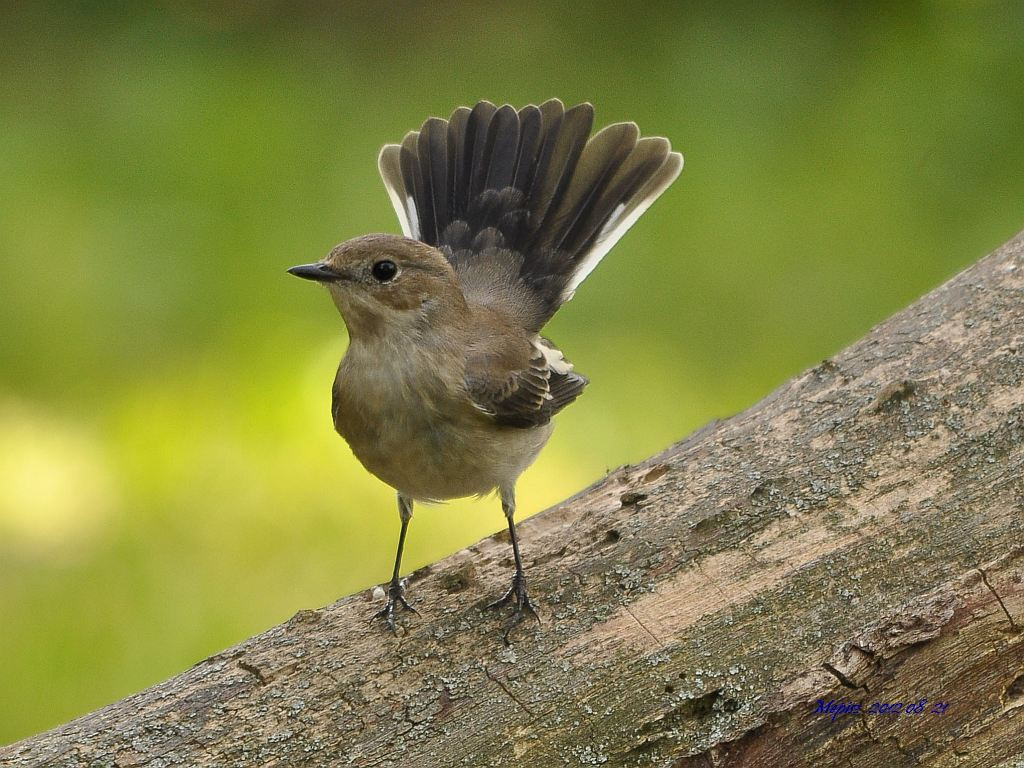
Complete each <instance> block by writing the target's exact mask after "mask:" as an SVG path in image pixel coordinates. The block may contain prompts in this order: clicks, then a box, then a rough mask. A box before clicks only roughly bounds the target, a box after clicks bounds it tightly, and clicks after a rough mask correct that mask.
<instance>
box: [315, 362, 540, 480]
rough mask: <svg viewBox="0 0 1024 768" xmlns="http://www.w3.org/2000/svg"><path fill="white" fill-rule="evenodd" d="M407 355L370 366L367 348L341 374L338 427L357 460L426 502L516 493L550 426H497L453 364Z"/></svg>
mask: <svg viewBox="0 0 1024 768" xmlns="http://www.w3.org/2000/svg"><path fill="white" fill-rule="evenodd" d="M404 352H405V354H402V355H377V356H375V357H374V358H373V359H371V358H370V356H369V354H368V350H367V349H366V348H365V347H362V346H360V345H353V346H351V347H350V348H349V351H348V353H347V354H346V356H345V359H344V360H343V361H342V363H341V366H340V367H339V369H338V375H337V378H336V379H335V383H334V398H333V415H334V425H335V428H336V429H337V431H338V433H339V434H341V436H342V437H344V438H345V440H346V441H347V442H348V444H349V446H350V447H351V448H352V452H353V453H354V454H355V455H356V458H358V459H359V461H360V462H361V463H362V464H363V466H365V467H366V469H367V470H369V471H370V472H372V473H373V474H374V475H376V476H377V477H379V478H380V479H381V480H383V481H384V482H385V483H387V484H388V485H390V486H391V487H393V488H396V489H397V490H399V491H401V492H402V493H404V494H406V495H408V496H411V497H413V498H416V499H420V500H443V499H452V498H458V497H462V496H471V495H475V494H484V493H488V492H490V491H491V490H493V489H495V488H498V487H502V486H511V485H512V484H513V483H514V482H515V480H516V478H517V477H518V476H519V475H520V474H521V473H522V472H523V470H525V469H526V467H527V466H529V465H530V464H531V463H532V462H533V460H534V459H535V458H536V456H537V454H538V453H539V452H540V450H541V448H543V446H544V444H545V443H546V442H547V439H548V437H550V434H551V428H552V427H551V425H550V424H546V425H544V426H541V427H534V428H528V429H521V428H510V427H501V426H498V425H496V424H495V423H494V422H493V421H492V420H491V419H490V418H489V417H487V416H485V415H484V414H482V413H481V412H480V411H479V410H478V409H477V408H475V407H474V406H473V404H472V402H471V401H470V400H469V398H468V396H467V395H466V393H465V390H464V388H463V387H462V384H461V375H460V373H459V370H458V369H457V368H456V367H455V366H452V365H451V361H447V360H439V359H435V358H434V356H433V355H432V354H431V353H430V351H429V350H417V351H416V352H409V351H408V350H404ZM453 368H454V370H453ZM445 373H447V374H449V376H448V378H446V377H445ZM452 373H454V374H455V375H450V374H452Z"/></svg>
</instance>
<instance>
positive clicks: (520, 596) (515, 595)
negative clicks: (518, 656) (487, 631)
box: [487, 573, 540, 645]
mask: <svg viewBox="0 0 1024 768" xmlns="http://www.w3.org/2000/svg"><path fill="white" fill-rule="evenodd" d="M508 603H515V606H516V609H515V612H514V613H513V614H512V619H511V621H509V624H508V626H507V627H505V631H504V632H502V634H501V639H502V640H503V641H504V642H505V645H510V643H509V635H510V634H511V633H512V630H513V629H515V628H516V627H518V626H519V624H520V623H521V622H522V620H523V619H524V618H525V617H526V614H530V615H531V616H533V618H534V619H535V620H536V621H537V623H538V624H540V616H539V615H537V610H536V609H535V608H534V607H533V603H531V602H530V596H529V594H528V593H527V592H526V577H525V576H524V575H523V574H521V573H517V574H516V575H515V576H513V577H512V586H511V587H509V589H508V592H506V593H505V594H504V595H502V596H501V597H499V598H498V599H497V600H495V601H494V602H493V603H490V604H488V606H487V607H488V608H500V607H501V606H503V605H507V604H508Z"/></svg>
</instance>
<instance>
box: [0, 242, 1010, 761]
mask: <svg viewBox="0 0 1024 768" xmlns="http://www.w3.org/2000/svg"><path fill="white" fill-rule="evenodd" d="M1022 297H1024V237H1022V236H1018V237H1017V238H1016V239H1015V240H1014V241H1012V242H1011V243H1009V244H1008V245H1006V246H1004V247H1003V248H1002V249H1000V250H999V251H998V252H996V253H995V254H993V255H991V256H989V257H988V258H986V259H984V260H982V261H981V262H980V263H978V264H977V265H975V266H974V267H972V268H971V269H969V270H967V271H966V272H964V273H963V274H961V275H959V276H958V277H956V278H954V279H953V280H952V281H950V282H949V283H947V284H946V285H944V286H942V287H941V288H939V289H937V290H936V291H934V292H932V293H931V294H929V295H928V296H926V297H925V298H923V299H922V300H920V301H919V302H917V303H916V304H914V305H913V306H911V307H910V308H909V309H907V310H905V311H904V312H902V313H900V314H899V315H897V316H895V317H893V318H892V319H890V320H889V321H887V322H886V323H884V324H882V325H881V326H879V327H878V328H876V329H874V330H873V331H871V332H870V333H869V334H868V335H867V336H866V337H865V338H864V339H862V340H861V341H860V342H858V343H856V344H855V345H853V346H852V347H850V348H849V349H847V350H845V351H844V352H842V353H841V354H839V355H837V356H836V357H834V358H832V359H830V360H827V361H825V362H823V363H821V364H820V365H818V366H817V367H815V368H813V369H812V370H810V371H807V372H806V373H804V374H803V375H801V376H799V377H797V378H795V379H794V380H792V381H791V382H789V383H788V384H786V385H785V386H783V387H781V388H780V389H778V390H777V391H776V392H774V393H772V394H771V395H770V396H769V397H767V398H766V399H765V400H764V401H762V402H761V403H759V404H758V405H756V406H754V407H753V408H751V409H750V410H748V411H746V412H744V413H742V414H739V415H738V416H736V417H734V418H732V419H729V420H728V421H724V422H720V423H714V424H711V425H709V426H707V427H705V428H704V429H702V430H701V431H699V432H698V433H696V434H694V435H692V436H690V437H689V438H687V439H685V440H683V441H682V442H680V443H679V444H677V445H675V446H673V447H672V448H671V449H669V450H668V451H666V452H665V453H663V454H661V455H660V456H656V457H654V458H652V459H650V460H649V461H647V462H644V463H643V464H641V465H639V466H631V467H625V468H623V469H620V470H618V471H616V472H613V473H612V474H610V475H609V476H608V477H606V478H605V479H604V480H603V481H601V482H600V483H598V484H596V485H594V486H593V487H591V488H589V489H588V490H586V491H584V492H582V493H581V494H579V495H577V496H576V497H574V498H572V499H570V500H568V501H566V502H565V503H563V504H561V505H560V506H558V507H555V508H552V509H550V510H548V511H546V512H544V513H542V514H540V515H537V516H536V517H534V518H532V519H530V520H528V521H526V522H525V523H523V524H522V528H521V531H522V536H523V539H524V542H525V544H524V546H525V548H526V553H527V561H528V562H527V565H528V568H529V573H530V576H531V579H532V582H531V584H532V591H533V594H534V595H535V596H536V598H537V599H538V602H539V603H540V605H541V607H542V613H543V618H544V623H543V625H542V626H541V627H540V628H539V629H534V628H532V627H529V628H528V629H527V630H526V631H524V632H522V633H519V634H517V635H516V636H515V639H516V642H515V644H514V646H513V647H510V648H505V647H503V646H502V645H501V643H500V640H499V636H498V623H497V620H498V617H496V616H495V615H494V614H492V613H489V612H484V611H483V610H482V606H483V605H484V603H485V602H486V600H487V599H488V598H489V597H493V595H495V594H497V593H498V592H499V591H500V590H501V588H502V587H503V586H504V585H505V583H506V581H507V579H508V576H509V572H510V568H511V558H510V555H509V547H508V543H507V535H499V536H494V537H491V538H489V539H485V540H483V541H481V542H479V543H477V544H475V545H473V546H471V547H469V548H468V549H466V550H464V551H462V552H458V553H456V554H455V555H452V556H451V557H449V558H447V559H445V560H443V561H441V562H439V563H437V564H435V565H433V566H429V567H427V568H423V569H422V570H420V571H419V572H417V573H416V574H414V577H413V579H412V581H413V584H412V590H413V593H414V594H415V595H416V597H417V599H418V601H419V605H420V607H421V610H422V614H423V615H422V617H421V618H415V617H413V618H412V619H411V620H407V632H406V633H405V634H403V635H402V636H401V637H391V636H390V635H388V634H386V633H384V632H382V631H381V628H380V627H378V626H375V625H371V624H370V623H369V622H368V620H367V619H368V617H369V616H370V614H371V613H372V611H373V610H374V607H375V606H374V605H373V604H372V603H371V602H370V601H369V594H368V593H361V594H357V595H352V596H350V597H347V598H345V599H343V600H341V601H339V602H338V603H335V604H334V605H332V606H329V607H327V608H323V609H321V610H316V611H301V612H300V613H298V614H296V616H295V617H293V618H292V619H291V620H290V621H289V622H287V623H286V624H284V625H281V626H279V627H275V628H273V629H271V630H269V631H268V632H266V633H264V634H262V635H260V636H258V637H254V638H251V639H250V640H247V641H245V642H244V643H242V644H241V645H238V646H236V647H235V648H232V649H230V650H227V651H225V652H223V653H220V654H217V655H216V656H213V657H211V658H209V659H206V660H205V661H203V662H200V663H199V664H197V665H196V666H195V667H193V668H192V669H190V670H188V671H186V672H184V673H182V674H181V675H179V676H177V677H175V678H173V679H171V680H168V681H167V682H165V683H162V684H160V685H158V686H155V687H153V688H151V689H149V690H147V691H143V692H142V693H139V694H137V695H135V696H131V697H129V698H127V699H125V700H123V701H120V702H117V703H115V704H112V705H111V706H109V707H107V708H105V709H102V710H100V711H98V712H95V713H93V714H91V715H87V716H85V717H83V718H80V719H78V720H76V721H74V722H71V723H68V724H67V725H64V726H61V727H59V728H57V729H55V730H53V731H50V732H48V733H45V734H41V735H39V736H36V737H34V738H31V739H27V740H25V741H22V742H19V743H17V744H14V745H12V746H9V747H7V748H4V749H2V750H0V764H2V765H5V766H44V765H45V766H100V765H102V766H158V765H159V766H167V765H179V764H180V765H189V766H206V765H211V766H213V765H216V766H226V765H231V766H257V765H260V766H262V765H314V766H321V765H322V766H337V765H355V766H383V765H414V766H434V765H436V766H451V765H468V766H485V765H540V766H549V765H552V766H553V765H563V764H568V765H578V764H601V763H604V764H607V765H623V766H633V765H636V766H640V765H645V766H652V765H656V766H667V765H673V766H721V765H728V766H798V765H807V764H810V763H812V762H813V763H815V764H817V763H819V762H820V763H822V764H824V763H826V762H827V763H828V764H857V765H861V764H863V765H886V766H902V765H929V766H939V765H952V764H954V763H955V764H971V765H986V766H994V765H1006V766H1009V765H1010V764H1012V763H1013V761H1014V760H1021V759H1022V758H1024V727H1022V724H1024V644H1022V634H1021V626H1022V624H1024V546H1022V545H1024V536H1022V533H1024V530H1022V502H1024V482H1022V477H1024V466H1022V465H1024V301H1022ZM531 557H532V558H533V562H532V563H531V562H529V560H530V558H531ZM405 618H406V619H408V617H407V616H406V617H405ZM922 700H923V702H924V703H923V704H921V705H920V711H918V706H919V703H920V702H922ZM819 702H820V703H819ZM897 703H898V704H900V705H901V706H900V707H899V708H896V707H888V708H887V709H886V711H885V712H879V711H877V710H878V709H880V707H879V706H875V707H874V709H875V710H876V711H871V709H872V706H873V705H876V704H877V705H881V704H885V705H894V704H897ZM854 704H860V705H861V706H860V709H859V711H855V708H854V707H853V705H854ZM911 704H913V707H911V709H909V710H908V708H907V707H908V705H911Z"/></svg>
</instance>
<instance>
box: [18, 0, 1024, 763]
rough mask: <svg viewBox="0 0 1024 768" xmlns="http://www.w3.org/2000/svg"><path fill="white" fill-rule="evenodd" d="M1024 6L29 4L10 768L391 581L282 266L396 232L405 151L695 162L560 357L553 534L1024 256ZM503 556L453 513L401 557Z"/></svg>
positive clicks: (437, 512)
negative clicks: (988, 268) (948, 286)
mask: <svg viewBox="0 0 1024 768" xmlns="http://www.w3.org/2000/svg"><path fill="white" fill-rule="evenodd" d="M1011 8H1012V9H1011ZM1021 8H1022V6H1021V5H1020V4H1016V5H1015V6H1012V7H1003V6H999V5H992V4H987V3H960V2H935V3H901V4H879V5H876V6H860V9H859V10H852V6H850V5H847V4H833V5H823V6H820V7H815V6H812V5H803V4H796V3H793V4H783V5H778V6H774V7H768V4H764V5H762V4H751V5H748V6H736V5H721V4H713V3H709V4H706V5H685V6H684V5H682V4H678V3H666V4H663V5H656V4H655V5H646V6H642V7H641V6H638V5H634V4H627V3H621V2H615V3H599V4H596V5H578V4H567V5H564V6H556V5H553V4H544V3H539V2H536V3H517V4H513V5H508V6H503V7H497V6H485V5H483V4H456V3H451V4H444V3H441V4H436V3H435V4H424V5H416V4H411V3H389V4H387V5H386V6H384V5H381V6H376V5H366V4H351V3H346V4H345V7H344V9H342V8H339V7H335V6H334V5H333V4H330V3H320V4H311V5H303V6H302V8H301V9H300V10H295V9H292V8H288V7H287V6H286V5H284V4H278V3H255V4H248V3H215V4H213V5H208V4H205V3H167V4H165V5H148V6H146V5H140V4H134V3H123V4H101V3H88V2H78V3H61V4H52V5H48V4H44V3H39V4H25V5H23V6H22V7H21V8H20V9H17V8H16V7H15V6H14V5H13V4H5V6H4V9H3V10H2V11H0V23H2V29H0V70H2V77H0V139H2V140H0V743H6V742H9V741H13V740H15V739H18V738H20V737H23V736H26V735H29V734H31V733H33V732H36V731H39V730H42V729H45V728H48V727H50V726H53V725H55V724H57V723H60V722H62V721H64V720H67V719H70V718H72V717H74V716H76V715H79V714H82V713H84V712H86V711H89V710H92V709H95V708H97V707H99V706H101V705H103V704H105V703H108V702H110V701H112V700H114V699H116V698H119V697H121V696H124V695H126V694H128V693H131V692H133V691H135V690H138V689H140V688H143V687H145V686H148V685H150V684H152V683H156V682H158V681H160V680H162V679H164V678H166V677H168V676H170V675H172V674H174V673H175V672H178V671H180V670H182V669H184V668H186V667H188V666H189V665H191V664H192V663H194V662H196V661H197V660H199V659H201V658H204V657H205V656H208V655H209V654H212V653H214V652H216V651H218V650H220V649H223V648H224V647H226V646H228V645H230V644H232V643H235V642H237V641H239V640H241V639H243V638H245V637H247V636H249V635H251V634H254V633H256V632H259V631H260V630H263V629H265V628H267V627H269V626H271V625H273V624H275V623H277V622H280V621H282V620H284V619H286V618H287V617H288V616H290V615H291V614H293V613H294V612H295V611H297V610H299V609H301V608H311V607H316V606H321V605H323V604H326V603H329V602H331V601H333V600H335V599H336V598H338V597H340V596H342V595H345V594H347V593H350V592H352V591H354V590H358V589H361V588H364V587H367V586H368V585H370V584H373V583H375V582H381V581H383V580H385V579H386V578H387V576H388V571H389V566H390V563H391V557H392V553H393V547H394V542H395V536H396V532H397V516H396V513H395V509H394V500H393V494H392V492H391V491H390V490H389V489H388V488H387V487H385V486H384V485H383V484H381V483H380V482H378V481H376V480H375V479H373V478H371V477H370V476H369V475H368V474H367V473H365V472H364V471H363V470H362V468H361V467H360V466H359V465H358V464H357V462H356V461H355V460H354V459H353V457H352V456H351V454H350V452H349V450H348V448H347V447H346V445H345V444H344V442H343V441H342V440H341V439H340V438H338V437H337V436H335V435H334V434H333V432H332V429H331V423H330V415H329V399H330V396H329V388H330V383H331V380H332V377H333V375H334V369H335V366H336V364H337V361H338V359H339V358H340V356H341V354H342V352H343V350H344V348H345V343H346V341H345V334H344V329H343V326H342V325H341V321H340V319H339V318H338V316H337V315H336V313H335V310H334V308H333V307H332V306H331V305H330V302H329V300H328V298H327V297H326V295H324V293H323V291H319V290H316V289H314V288H313V287H312V286H310V285H309V284H308V283H303V282H301V281H298V280H295V279H294V278H291V277H288V276H287V275H286V274H285V273H284V269H285V268H286V267H288V266H290V265H292V264H296V263H301V262H308V261H313V260H315V259H317V258H319V257H320V256H321V255H323V254H324V253H325V252H326V251H327V250H328V249H329V248H330V247H331V246H332V245H334V244H335V243H337V242H339V241H341V240H344V239H346V238H349V237H352V236H355V235H359V234H363V233H366V232H372V231H392V232H394V231H397V229H398V228H397V223H396V220H395V216H394V214H393V212H392V211H391V210H390V206H389V203H388V200H387V197H386V195H385V193H384V190H383V187H382V186H381V184H380V182H379V180H378V178H377V171H376V164H375V161H376V156H377V151H378V149H379V147H380V145H381V144H383V143H384V142H387V141H395V140H397V139H400V138H401V137H402V135H403V134H404V133H405V131H406V130H408V129H411V128H414V127H416V126H418V125H419V124H420V122H421V121H422V120H423V119H424V118H425V117H427V116H428V115H435V114H436V115H447V114H448V113H449V112H450V111H451V109H452V108H453V107H455V106H457V105H459V104H470V103H472V102H474V101H476V100H477V99H480V98H488V99H491V100H494V101H497V102H499V103H500V102H505V101H507V102H511V103H512V104H515V105H522V104H524V103H528V102H539V101H541V100H543V99H546V98H548V97H551V96H559V97H561V98H562V99H563V100H565V101H566V102H576V101H579V100H584V99H586V100H590V101H592V102H593V103H594V104H595V106H596V108H597V113H598V125H599V126H601V125H606V124H607V123H609V122H613V121H617V120H628V119H632V120H636V121H637V122H638V123H639V124H640V126H641V128H642V130H643V131H644V132H645V133H647V134H661V135H665V136H668V137H670V138H671V140H672V142H673V145H674V146H676V147H677V148H679V149H680V150H682V151H683V153H684V154H685V155H686V160H687V162H686V169H685V170H684V172H683V175H682V176H681V177H680V179H679V181H678V182H677V183H676V184H675V186H674V187H673V188H672V189H670V190H669V192H668V193H667V194H666V195H665V196H664V197H663V198H662V199H661V201H659V203H658V204H657V205H655V206H654V207H653V208H652V209H651V210H650V211H649V212H648V214H647V215H645V216H644V218H642V219H641V220H640V222H639V223H638V224H637V225H636V227H635V228H634V229H633V231H632V232H630V234H629V235H627V236H626V237H625V239H624V240H623V241H622V242H621V243H620V245H619V246H618V247H617V248H616V249H615V250H614V251H613V252H612V254H611V255H610V256H609V258H608V259H607V260H606V261H605V263H604V264H603V265H602V266H601V268H600V269H598V270H597V271H596V272H595V273H594V274H593V275H592V276H591V278H590V279H589V280H588V282H587V284H586V285H585V286H583V288H582V289H581V290H580V291H579V293H578V295H577V298H576V299H575V300H574V301H573V302H572V303H571V304H570V305H569V306H568V307H566V308H565V309H564V310H563V312H562V313H561V314H560V315H559V316H558V317H557V318H556V319H555V320H554V321H553V322H552V323H551V325H550V326H549V327H548V335H550V336H551V337H552V338H554V339H555V340H556V341H557V342H558V343H559V345H560V346H561V347H562V348H563V349H564V350H565V351H566V352H567V354H568V355H569V356H570V357H571V358H572V359H573V361H574V362H575V363H576V364H577V367H578V369H579V370H581V371H583V372H585V373H587V374H588V375H590V376H591V378H592V380H593V384H592V385H591V387H590V388H589V389H588V391H587V393H586V396H585V397H583V398H582V399H581V401H580V402H579V403H578V404H576V405H574V406H573V407H572V408H569V409H568V410H567V411H566V412H565V413H564V414H563V415H562V416H560V417H559V429H558V430H557V432H556V434H555V437H554V439H553V441H552V443H551V445H550V447H549V449H548V450H547V451H546V452H545V453H544V454H543V455H542V457H541V459H540V460H539V462H538V463H537V465H536V466H535V467H534V468H533V469H531V470H530V471H529V472H528V473H527V474H526V475H525V476H524V478H523V480H522V482H521V487H520V493H519V499H520V508H521V509H522V510H523V511H524V512H531V511H536V510H539V509H541V508H544V507H545V506H547V505H550V504H553V503H555V502H557V501H558V500H560V499H561V498H563V497H565V496H567V495H568V494H571V493H572V492H574V491H576V490H578V489H580V488H582V487H583V486H585V485H586V484H588V483H590V482H591V481H593V480H595V479H597V478H599V477H600V476H601V475H602V474H603V473H604V472H605V471H606V470H608V469H610V468H614V467H616V466H618V465H620V464H623V463H626V462H633V461H638V460H640V459H643V458H644V457H646V456H648V455H650V454H652V453H654V452H656V451H659V450H661V449H662V448H664V447H666V446H667V445H669V444H670V443H671V442H673V441H674V440H676V439H678V438H680V437H682V436H684V435H685V434H687V433H688V432H690V431H691V430H693V429H694V428H696V427H698V426H700V425H701V424H703V423H704V422H706V421H708V420H709V419H712V418H715V417H725V416H729V415H730V414H733V413H735V412H737V411H739V410H741V409H743V408H744V407H746V406H748V405H749V404H751V403H753V402H755V401H757V400H758V399H759V398H760V397H762V396H763V395H764V394H766V393H767V392H768V391H769V390H771V389H772V388H773V387H775V386H777V385H778V384H780V383H781V382H783V381H784V380H785V379H787V378H788V377H790V376H793V375H794V374H797V373H799V372H800V371H801V370H802V369H804V368H805V367H807V366H810V365H813V364H815V363H816V362H818V361H819V360H821V359H822V358H825V357H827V356H829V355H831V354H833V353H834V352H836V351H838V350H839V349H841V348H842V347H843V346H845V345H846V344H848V343H849V342H851V341H853V340H855V339H857V338H858V337H860V336H861V335H862V334H863V333H864V332H865V331H867V330H868V328H870V327H871V326H872V325H873V324H875V323H877V322H878V321H880V320H882V319H884V318H885V317H886V316H888V315H889V314H891V313H892V312H894V311H896V310H898V309H900V308H901V307H903V306H905V305H906V304H907V303H909V302H910V301H912V300H913V299H915V298H916V297H917V296H919V295H920V294H922V293H923V292H925V291H927V290H928V289H930V288H932V287H933V286H935V285H937V284H939V283H940V282H941V281H942V280H944V279H945V278H947V277H949V276H950V275H952V274H954V273H955V272H957V271H958V270H959V269H961V268H962V267H964V266H966V265H967V264H969V263H971V262H973V261H975V260H976V259H978V258H979V257H981V256H983V255H984V254H985V253H987V252H988V251H990V250H991V249H993V248H994V247H996V246H998V245H1000V244H1001V243H1002V242H1003V241H1005V240H1007V239H1008V238H1010V237H1011V236H1012V235H1013V234H1014V233H1015V232H1017V231H1018V230H1019V229H1020V228H1022V227H1024V206H1022V200H1024V194H1022V193H1024V175H1022V171H1024V141H1022V136H1024V55H1022V53H1024V46H1022V42H1021V41H1022V40H1024V12H1022V11H1021ZM502 526H503V519H502V517H501V514H500V511H499V508H498V505H497V503H496V502H495V501H494V500H487V501H482V502H468V501H467V502H459V503H453V504H450V505H446V506H442V507H433V508H421V510H420V512H419V514H418V515H417V517H416V519H415V521H414V523H413V525H412V528H411V539H410V542H409V550H408V555H407V560H406V564H407V566H408V568H409V569H412V568H415V567H417V566H420V565H422V564H424V563H427V562H430V561H433V560H435V559H437V558H440V557H443V556H444V555H446V554H448V553H450V552H452V551H454V550H456V549H459V548H460V547H463V546H465V545H467V544H469V543H471V542H473V541H475V540H477V539H478V538H480V537H481V536H483V535H485V534H488V533H490V532H493V531H496V530H498V529H500V528H501V527H502ZM525 546H526V548H527V550H529V541H528V540H527V541H526V542H525ZM501 586H502V585H498V584H495V585H494V589H495V590H499V589H500V587H501ZM427 610H429V608H428V609H427Z"/></svg>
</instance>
